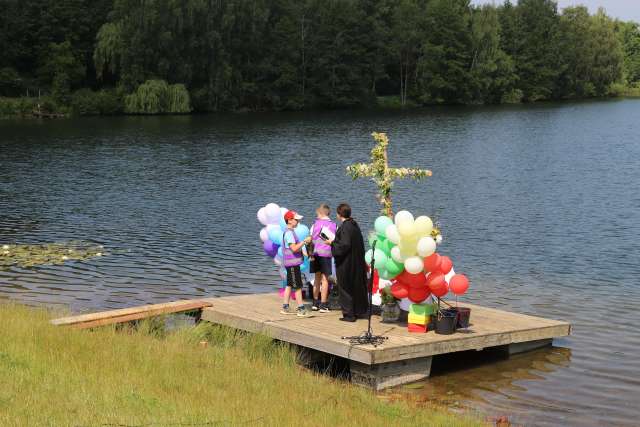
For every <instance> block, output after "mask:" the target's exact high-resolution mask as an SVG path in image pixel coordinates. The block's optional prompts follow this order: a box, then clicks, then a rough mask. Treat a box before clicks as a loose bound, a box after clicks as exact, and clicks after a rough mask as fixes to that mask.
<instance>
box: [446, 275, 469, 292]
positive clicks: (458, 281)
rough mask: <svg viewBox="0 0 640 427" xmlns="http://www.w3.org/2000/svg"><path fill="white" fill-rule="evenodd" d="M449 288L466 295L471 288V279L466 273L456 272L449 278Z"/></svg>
mask: <svg viewBox="0 0 640 427" xmlns="http://www.w3.org/2000/svg"><path fill="white" fill-rule="evenodd" d="M449 289H451V292H453V293H454V294H456V295H464V294H465V292H467V289H469V279H467V276H465V275H464V274H456V275H454V276H453V277H452V278H451V280H449Z"/></svg>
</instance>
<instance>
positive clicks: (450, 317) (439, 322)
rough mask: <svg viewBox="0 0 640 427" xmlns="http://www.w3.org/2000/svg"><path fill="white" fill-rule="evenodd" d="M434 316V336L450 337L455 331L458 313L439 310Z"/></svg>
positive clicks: (449, 310) (450, 310)
mask: <svg viewBox="0 0 640 427" xmlns="http://www.w3.org/2000/svg"><path fill="white" fill-rule="evenodd" d="M436 316H437V319H436V334H439V335H451V334H452V333H454V332H455V331H456V323H457V322H458V312H457V311H456V310H455V309H453V310H452V309H445V310H440V311H439V312H438V314H437V315H436Z"/></svg>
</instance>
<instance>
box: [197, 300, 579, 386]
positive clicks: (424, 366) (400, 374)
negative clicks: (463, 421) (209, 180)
mask: <svg viewBox="0 0 640 427" xmlns="http://www.w3.org/2000/svg"><path fill="white" fill-rule="evenodd" d="M207 301H209V302H211V303H212V306H210V307H205V308H203V310H202V320H206V321H209V322H213V323H217V324H221V325H226V326H230V327H233V328H236V329H241V330H245V331H248V332H254V333H256V332H259V333H263V334H265V335H268V336H270V337H272V338H275V339H278V340H281V341H285V342H288V343H292V344H296V345H299V346H302V347H305V348H309V349H313V350H317V351H319V352H322V353H326V354H330V355H335V356H339V357H343V358H346V359H348V360H349V361H350V367H351V376H352V381H353V382H356V383H358V384H362V385H365V386H369V387H372V388H375V389H382V388H385V387H390V386H394V385H398V384H402V383H406V382H411V381H416V380H419V379H422V378H425V377H428V376H429V374H430V370H431V361H432V357H433V356H435V355H441V354H446V353H453V352H459V351H465V350H482V349H485V348H489V347H503V348H504V349H505V351H507V352H508V353H509V354H513V353H518V352H522V351H527V350H531V349H534V348H539V347H542V346H545V345H550V344H551V343H552V339H553V338H557V337H564V336H567V335H569V334H570V332H571V325H570V324H569V323H567V322H562V321H557V320H549V319H543V318H540V317H534V316H527V315H523V314H516V313H510V312H507V311H502V310H496V309H492V308H486V307H481V306H477V305H472V304H466V303H465V304H460V305H461V306H464V307H470V308H471V322H470V326H469V328H468V329H467V330H463V331H459V332H456V333H455V334H453V335H436V334H435V333H434V332H428V333H426V334H416V333H409V332H408V331H407V327H406V325H399V324H385V323H381V322H380V317H378V316H374V318H373V332H374V334H376V335H384V336H386V337H388V339H387V340H386V341H385V342H384V343H383V344H382V345H380V346H377V347H374V346H371V345H351V344H350V343H349V341H348V340H344V339H342V337H344V336H352V335H359V334H361V333H362V332H364V331H365V330H366V328H367V321H366V320H358V321H357V322H355V323H347V322H341V321H339V320H338V318H339V317H340V313H339V312H336V311H332V312H330V313H323V314H321V313H315V314H314V316H313V317H310V318H299V317H296V316H291V315H283V314H280V313H279V311H280V307H281V300H280V298H279V297H278V296H277V295H276V294H254V295H242V296H231V297H221V298H213V299H208V300H207ZM294 305H295V304H294Z"/></svg>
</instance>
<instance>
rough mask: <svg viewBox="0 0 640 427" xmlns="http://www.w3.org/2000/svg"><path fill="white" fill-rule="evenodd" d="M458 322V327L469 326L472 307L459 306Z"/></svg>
mask: <svg viewBox="0 0 640 427" xmlns="http://www.w3.org/2000/svg"><path fill="white" fill-rule="evenodd" d="M457 310H458V324H457V325H456V328H468V327H469V318H470V317H471V309H470V308H468V307H458V308H457Z"/></svg>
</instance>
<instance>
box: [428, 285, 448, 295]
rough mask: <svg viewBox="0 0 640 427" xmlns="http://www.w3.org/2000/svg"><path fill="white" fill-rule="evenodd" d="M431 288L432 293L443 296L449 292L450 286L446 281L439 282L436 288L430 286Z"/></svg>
mask: <svg viewBox="0 0 640 427" xmlns="http://www.w3.org/2000/svg"><path fill="white" fill-rule="evenodd" d="M429 289H431V293H432V294H433V295H435V296H437V297H438V298H442V297H443V296H445V295H446V294H447V293H448V292H449V288H447V283H446V282H445V283H442V284H439V285H438V286H437V287H436V288H435V289H434V288H429Z"/></svg>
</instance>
